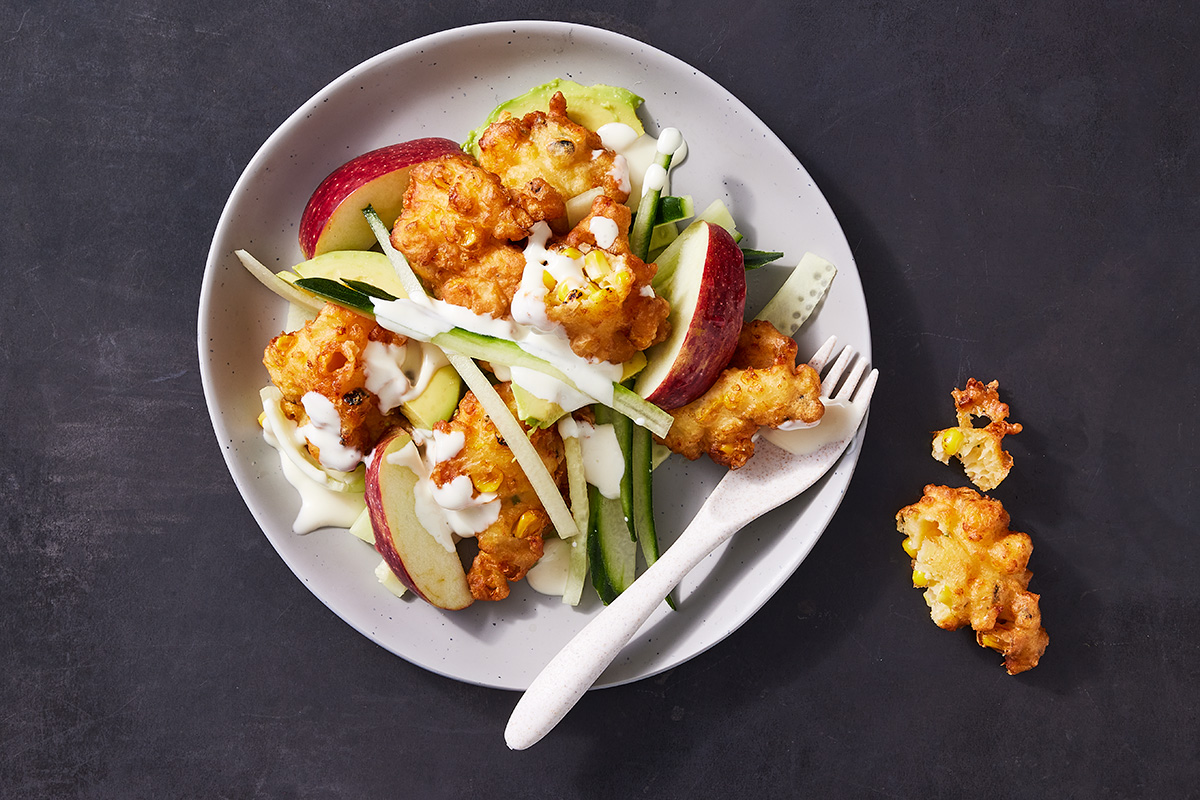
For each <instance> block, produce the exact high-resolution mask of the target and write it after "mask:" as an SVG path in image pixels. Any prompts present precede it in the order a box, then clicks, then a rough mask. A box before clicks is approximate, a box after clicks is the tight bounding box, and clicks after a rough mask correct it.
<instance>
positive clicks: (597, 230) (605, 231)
mask: <svg viewBox="0 0 1200 800" xmlns="http://www.w3.org/2000/svg"><path fill="white" fill-rule="evenodd" d="M588 230H590V231H591V232H592V236H595V237H596V246H597V247H599V248H600V249H602V250H608V249H609V248H610V247H612V246H613V244H614V243H615V242H616V241H617V234H618V233H620V229H619V228H618V227H617V223H616V222H614V221H613V220H611V219H609V218H608V217H592V218H591V219H590V220H588Z"/></svg>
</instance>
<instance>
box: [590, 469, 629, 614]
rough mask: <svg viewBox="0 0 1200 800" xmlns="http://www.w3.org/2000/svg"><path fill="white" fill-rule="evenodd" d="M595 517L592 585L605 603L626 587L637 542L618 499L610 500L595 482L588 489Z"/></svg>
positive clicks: (609, 601) (627, 586)
mask: <svg viewBox="0 0 1200 800" xmlns="http://www.w3.org/2000/svg"><path fill="white" fill-rule="evenodd" d="M588 499H589V501H590V504H591V508H592V514H593V516H594V518H595V525H596V530H595V535H594V536H592V540H593V548H592V553H591V555H592V585H593V586H595V587H596V593H597V594H599V595H600V599H601V600H603V601H604V604H605V605H608V604H609V603H611V602H612V601H613V600H614V599H615V598H616V596H617V595H619V594H620V593H621V592H623V591H625V590H626V589H628V588H629V585H630V584H631V583H633V581H634V578H635V577H636V566H637V542H635V541H634V540H633V537H632V536H630V534H629V526H628V525H626V524H625V514H624V512H622V511H621V501H620V500H610V499H608V498H607V497H605V496H604V495H602V494H600V490H598V489H597V488H596V487H595V486H592V487H590V489H589V498H588Z"/></svg>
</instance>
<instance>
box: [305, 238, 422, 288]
mask: <svg viewBox="0 0 1200 800" xmlns="http://www.w3.org/2000/svg"><path fill="white" fill-rule="evenodd" d="M292 270H293V271H294V272H295V273H296V274H297V275H299V276H300V277H301V278H329V279H330V280H335V281H336V280H343V279H348V280H353V281H362V282H363V283H369V284H371V285H372V286H374V287H376V288H378V289H383V290H384V291H385V292H388V293H389V294H392V295H394V296H396V297H408V293H407V292H405V291H404V284H402V283H400V278H398V277H397V276H396V270H395V268H394V267H393V266H392V262H391V261H388V257H387V256H385V255H384V254H383V253H377V252H375V251H374V250H332V251H330V252H328V253H322V254H321V255H319V256H314V257H313V258H310V259H309V260H308V261H301V262H300V263H299V264H297V265H296V266H294V267H292ZM285 274H286V273H285ZM285 280H286V278H285Z"/></svg>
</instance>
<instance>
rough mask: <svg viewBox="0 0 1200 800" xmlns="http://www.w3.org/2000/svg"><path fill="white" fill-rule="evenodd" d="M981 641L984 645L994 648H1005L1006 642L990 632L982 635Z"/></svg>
mask: <svg viewBox="0 0 1200 800" xmlns="http://www.w3.org/2000/svg"><path fill="white" fill-rule="evenodd" d="M979 643H980V644H982V645H983V646H984V647H990V648H992V649H993V650H1003V649H1004V643H1003V642H1001V641H1000V640H999V639H997V638H996V637H995V636H992V635H991V634H990V633H985V634H984V635H983V636H980V637H979Z"/></svg>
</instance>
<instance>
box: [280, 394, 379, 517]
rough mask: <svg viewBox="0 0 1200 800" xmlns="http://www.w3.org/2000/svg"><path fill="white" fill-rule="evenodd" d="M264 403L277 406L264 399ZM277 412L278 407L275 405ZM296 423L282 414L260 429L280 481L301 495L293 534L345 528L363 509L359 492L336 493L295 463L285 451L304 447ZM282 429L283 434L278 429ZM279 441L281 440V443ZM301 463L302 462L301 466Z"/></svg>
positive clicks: (361, 496)
mask: <svg viewBox="0 0 1200 800" xmlns="http://www.w3.org/2000/svg"><path fill="white" fill-rule="evenodd" d="M267 402H276V403H277V401H274V400H268V399H267V398H264V406H265V405H266V403H267ZM276 408H278V405H276ZM299 427H300V426H298V425H297V424H296V423H295V422H292V421H291V420H290V419H287V418H286V417H284V416H283V415H282V414H271V415H269V416H268V423H267V424H266V425H265V426H263V438H264V439H265V440H266V442H267V444H269V445H271V447H273V448H275V449H276V450H277V451H279V463H280V467H281V469H282V470H283V477H284V478H285V479H286V480H287V482H288V483H290V484H291V485H292V488H294V489H295V490H296V493H297V494H298V495H300V511H299V513H298V514H297V515H296V520H295V522H293V523H292V531H293V532H294V533H312V532H313V531H315V530H317V529H318V528H326V527H332V528H348V527H350V526H351V525H353V524H354V521H355V520H356V519H358V516H359V515H360V514H361V513H362V511H363V509H364V508H366V502H365V501H364V499H363V495H362V492H357V491H351V492H339V491H335V490H333V489H331V488H329V487H328V486H327V485H326V484H325V482H324V480H323V479H322V480H317V479H316V478H314V477H313V476H312V475H311V474H309V472H308V471H306V470H305V469H304V468H303V467H301V466H300V464H299V463H297V460H296V459H295V458H293V457H292V455H291V454H289V453H288V452H287V451H288V449H289V448H290V449H295V448H297V447H303V446H304V437H303V436H301V435H300V434H299ZM279 428H282V430H278V433H277V429H279ZM281 437H283V438H284V440H283V441H281ZM301 463H303V462H301Z"/></svg>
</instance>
